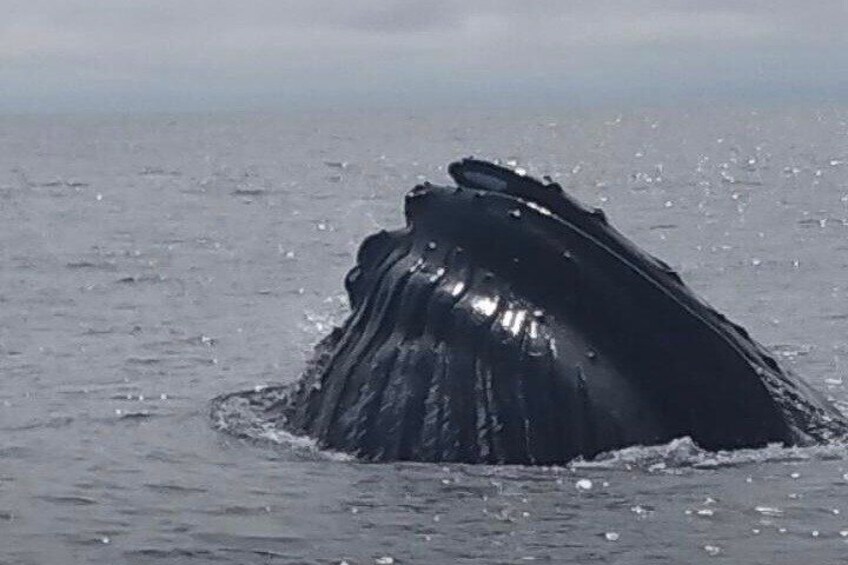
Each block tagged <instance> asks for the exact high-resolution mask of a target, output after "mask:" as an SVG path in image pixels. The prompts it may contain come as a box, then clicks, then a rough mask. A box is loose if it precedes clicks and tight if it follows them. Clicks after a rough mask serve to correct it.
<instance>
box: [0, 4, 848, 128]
mask: <svg viewBox="0 0 848 565" xmlns="http://www.w3.org/2000/svg"><path fill="white" fill-rule="evenodd" d="M4 12H5V17H4V18H3V19H2V20H0V85H2V92H0V111H42V110H51V109H58V110H73V109H102V108H106V109H116V110H133V109H140V108H144V109H146V108H161V109H172V108H186V107H187V108H191V107H197V108H206V107H225V108H226V107H234V108H241V107H252V106H267V105H275V104H281V105H282V104H291V105H310V104H311V105H318V106H321V105H333V106H344V105H351V106H356V105H360V104H365V103H390V102H394V103H397V104H410V105H416V104H426V103H440V104H448V103H451V102H461V103H478V102H479V103H481V104H486V103H490V102H492V101H497V100H498V99H501V100H502V101H504V102H508V101H516V102H520V101H523V100H529V99H533V98H534V97H535V98H545V97H547V98H548V99H552V100H562V99H565V98H567V97H583V98H586V99H592V98H593V97H597V96H598V95H604V96H613V97H615V96H619V97H622V98H627V97H630V96H632V95H633V94H634V93H641V94H642V95H644V96H647V97H656V98H657V99H658V100H660V101H661V100H662V98H663V97H664V96H687V95H693V96H697V95H701V94H703V93H705V92H706V93H712V94H717V95H720V94H722V93H724V94H725V95H735V94H737V93H739V92H748V93H755V94H756V93H763V94H766V93H767V94H775V93H780V92H789V93H792V92H794V93H796V94H797V93H802V94H803V93H804V92H809V93H812V94H815V95H818V94H820V93H828V92H831V93H832V92H840V93H841V92H845V91H846V89H848V83H847V82H846V78H845V77H848V74H846V73H848V62H846V58H845V57H844V52H845V48H846V47H848V40H846V35H847V34H845V33H844V29H845V28H846V25H848V7H846V4H845V2H843V1H833V0H825V1H822V2H818V3H815V4H812V5H802V4H801V3H798V2H789V1H786V0H776V1H773V2H744V3H740V2H730V1H726V0H710V1H709V2H706V1H695V0H690V1H686V0H683V1H677V2H669V1H666V2H659V1H652V0H634V1H631V2H604V1H593V2H590V1H582V0H581V1H575V2H561V1H559V0H538V1H527V2H516V1H514V0H512V1H509V2H507V1H505V0H489V1H483V0H467V1H465V2H458V1H454V2H451V1H447V0H432V1H430V2H427V3H422V2H413V1H411V0H396V1H389V0H361V1H358V2H342V1H338V0H332V1H328V0H313V1H310V2H306V1H297V2H293V1H285V0H282V1H281V0H243V1H241V2H237V3H236V2H223V1H219V0H202V1H201V0H170V1H166V0H149V1H145V2H138V1H134V0H87V1H84V0H28V1H20V0H6V1H5V2H4Z"/></svg>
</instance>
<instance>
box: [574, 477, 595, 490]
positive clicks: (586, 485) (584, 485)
mask: <svg viewBox="0 0 848 565" xmlns="http://www.w3.org/2000/svg"><path fill="white" fill-rule="evenodd" d="M593 486H594V485H593V484H592V481H591V480H589V479H580V480H579V481H577V482H576V483H574V487H575V488H576V489H577V490H583V491H586V490H592V487H593Z"/></svg>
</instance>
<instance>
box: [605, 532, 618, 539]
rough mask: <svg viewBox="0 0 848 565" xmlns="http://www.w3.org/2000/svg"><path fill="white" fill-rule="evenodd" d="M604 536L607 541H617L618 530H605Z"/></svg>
mask: <svg viewBox="0 0 848 565" xmlns="http://www.w3.org/2000/svg"><path fill="white" fill-rule="evenodd" d="M604 537H605V538H606V539H607V541H618V538H619V537H621V536H619V534H618V532H607V533H605V534H604Z"/></svg>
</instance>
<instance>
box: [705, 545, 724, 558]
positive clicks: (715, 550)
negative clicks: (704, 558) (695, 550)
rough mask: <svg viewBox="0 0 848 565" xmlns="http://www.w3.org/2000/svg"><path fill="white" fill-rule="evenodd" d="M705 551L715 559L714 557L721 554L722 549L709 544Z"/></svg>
mask: <svg viewBox="0 0 848 565" xmlns="http://www.w3.org/2000/svg"><path fill="white" fill-rule="evenodd" d="M704 551H706V552H707V555H709V556H711V557H713V556H716V555H718V554H719V553H721V548H720V547H719V546H717V545H709V544H707V545H705V546H704Z"/></svg>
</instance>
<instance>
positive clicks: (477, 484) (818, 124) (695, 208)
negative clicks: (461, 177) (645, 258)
mask: <svg viewBox="0 0 848 565" xmlns="http://www.w3.org/2000/svg"><path fill="white" fill-rule="evenodd" d="M468 155H474V156H477V157H484V158H490V159H500V160H501V161H502V162H505V163H510V164H514V165H516V166H521V167H523V168H525V169H527V170H528V172H529V173H531V174H534V175H538V176H541V175H549V176H551V177H552V178H553V179H554V180H556V181H557V182H559V183H560V184H561V185H562V186H563V187H564V188H565V189H566V190H567V191H568V192H569V193H570V194H572V195H574V196H575V197H577V198H578V199H579V200H581V201H582V202H584V203H585V204H587V205H591V206H599V207H602V208H603V209H604V210H605V212H606V213H607V216H608V218H609V219H610V222H611V223H612V224H613V225H615V226H616V227H617V228H618V229H619V230H620V231H622V232H623V233H624V234H626V235H627V236H628V237H630V238H631V239H633V240H634V241H635V242H637V243H638V244H639V245H640V246H642V247H643V248H644V249H646V250H647V251H649V252H651V253H652V254H654V255H656V256H658V257H660V258H662V259H663V260H665V261H666V262H668V263H669V264H670V265H671V266H672V267H674V268H675V269H676V270H677V271H678V272H679V273H680V274H681V276H682V278H683V279H684V281H686V282H687V284H689V285H690V286H691V287H692V288H693V289H694V290H695V291H696V292H697V293H698V294H699V295H701V296H702V297H704V298H705V299H706V300H707V301H708V302H710V303H711V304H712V305H714V306H715V307H716V308H718V309H719V310H720V311H721V312H723V313H724V314H726V315H727V316H728V317H729V318H730V319H732V320H734V321H736V322H738V323H740V324H742V325H743V326H745V327H746V328H747V329H748V330H749V331H750V333H751V335H752V336H753V337H754V338H755V339H757V340H758V341H760V342H762V343H764V344H765V345H767V346H768V347H769V348H770V349H771V350H772V351H774V352H776V354H777V355H778V357H779V358H780V359H781V360H782V363H783V364H784V365H785V366H787V367H788V368H790V369H791V370H793V371H795V372H797V373H798V374H800V375H802V376H803V377H804V378H805V379H807V380H808V381H809V382H811V383H812V384H813V385H814V386H815V387H816V388H818V389H820V390H822V391H824V392H825V393H826V394H827V395H828V396H829V397H831V398H832V399H833V400H834V402H836V403H837V405H838V406H840V407H841V408H843V409H848V390H846V384H845V383H844V380H846V379H848V375H846V367H848V282H846V281H848V109H846V108H843V107H824V106H803V105H799V106H771V107H763V108H753V107H732V108H724V107H715V106H710V107H693V108H685V107H675V108H653V109H651V108H647V109H641V110H633V109H630V110H628V111H624V112H619V111H617V110H615V109H612V108H603V109H600V108H599V109H594V110H576V109H572V110H568V109H559V110H556V109H554V110H550V111H541V110H538V109H537V110H527V111H513V112H505V111H504V112H494V111H493V112H485V111H482V110H481V111H468V112H458V111H454V112H444V113H439V112H428V113H422V114H415V113H409V114H405V113H402V112H387V113H380V112H370V113H358V114H352V115H351V114H345V113H342V112H333V113H329V114H319V113H312V114H296V113H293V112H289V113H278V114H271V113H268V114H224V113H219V114H199V113H198V114H179V115H163V114H149V115H128V116H122V115H76V116H65V115H56V116H38V117H34V116H18V117H15V116H2V117H0V382H1V383H2V386H0V563H2V564H4V565H5V564H44V563H62V564H67V563H109V564H114V563H175V564H176V563H180V564H182V563H239V564H243V563H303V564H307V563H309V564H312V563H316V564H317V563H322V564H324V563H326V564H330V563H333V564H338V563H343V562H346V563H348V564H350V565H353V564H366V563H368V564H370V563H377V564H381V565H388V564H391V563H398V564H400V563H427V564H433V563H466V564H477V563H479V564H496V563H570V562H573V563H616V564H644V563H701V562H708V563H732V564H740V563H745V564H748V563H751V564H755V563H762V564H769V565H777V564H783V563H786V564H795V563H799V562H807V563H816V564H829V563H839V562H844V559H845V556H846V555H848V503H846V502H845V500H846V496H845V495H846V494H848V446H846V445H844V444H834V445H828V446H817V447H811V448H784V447H781V446H777V445H775V446H770V447H768V448H765V449H761V450H748V451H742V452H736V453H718V454H716V453H708V452H704V451H703V450H701V449H700V448H698V446H696V445H694V444H693V443H692V442H691V440H688V439H686V438H681V439H679V440H675V441H674V442H672V443H670V444H668V445H663V446H651V447H635V448H631V449H627V450H623V451H620V452H616V453H611V454H605V455H603V456H601V457H600V458H598V459H597V460H594V461H577V462H574V463H572V464H570V465H566V466H562V467H553V468H531V467H515V466H507V467H487V466H468V465H430V464H413V463H398V464H368V463H361V462H357V461H354V460H351V459H350V458H348V457H343V456H340V455H338V454H331V453H323V452H321V451H319V450H317V449H315V447H314V446H313V445H312V444H311V443H310V442H308V441H304V440H303V439H302V438H292V437H288V436H285V435H281V434H276V433H271V432H268V433H262V434H256V437H254V438H252V439H239V438H236V437H234V436H233V435H231V434H227V433H226V432H225V431H221V430H220V429H217V428H216V427H215V426H213V422H212V420H211V419H210V416H209V407H210V405H209V403H210V400H211V399H212V398H214V397H215V396H217V395H219V394H222V393H226V392H234V391H238V390H242V389H250V388H254V387H257V386H264V385H268V384H278V383H284V382H290V381H292V380H294V379H296V378H297V377H298V375H299V372H300V370H301V369H302V367H303V365H304V363H305V362H306V360H307V359H308V358H309V356H310V351H311V347H312V346H313V345H314V344H315V343H316V342H317V341H318V340H319V339H320V338H321V337H322V336H323V335H325V334H326V333H327V332H328V331H329V328H330V327H332V325H333V324H337V323H339V322H340V321H341V320H343V319H344V316H345V314H346V312H347V303H346V297H345V294H344V291H343V285H342V280H343V277H344V274H345V273H346V271H347V270H348V269H349V268H350V267H351V266H352V265H353V260H354V255H355V252H356V249H357V246H358V244H359V242H360V241H361V240H362V239H363V238H364V237H365V236H366V235H368V234H370V233H373V232H374V231H376V230H378V229H380V228H383V227H385V228H393V227H398V226H400V225H402V224H403V214H402V204H403V195H404V193H405V192H406V191H407V190H409V189H410V188H412V187H413V186H414V185H415V184H416V183H419V182H421V181H423V180H425V179H426V180H430V181H432V182H435V183H439V182H448V179H447V175H446V172H445V171H446V165H447V164H448V163H449V162H451V161H452V160H456V159H459V158H461V157H464V156H468ZM682 378H685V377H682Z"/></svg>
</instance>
